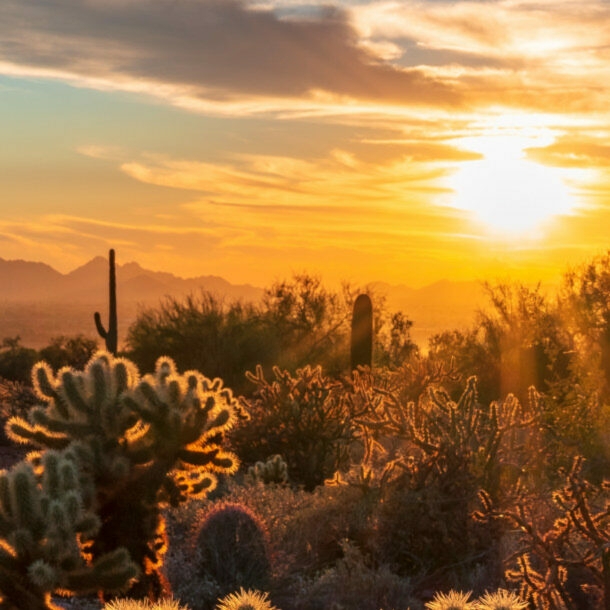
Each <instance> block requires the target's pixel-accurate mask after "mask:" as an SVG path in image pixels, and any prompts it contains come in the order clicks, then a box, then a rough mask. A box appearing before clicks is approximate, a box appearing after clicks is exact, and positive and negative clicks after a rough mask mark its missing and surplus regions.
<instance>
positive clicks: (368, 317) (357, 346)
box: [351, 294, 373, 371]
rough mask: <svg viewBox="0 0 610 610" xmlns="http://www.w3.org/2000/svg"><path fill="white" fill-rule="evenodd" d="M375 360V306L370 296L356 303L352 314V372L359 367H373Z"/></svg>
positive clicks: (359, 297) (359, 298)
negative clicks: (373, 360)
mask: <svg viewBox="0 0 610 610" xmlns="http://www.w3.org/2000/svg"><path fill="white" fill-rule="evenodd" d="M372 359H373V304H372V302H371V298H370V297H369V295H368V294H361V295H359V296H358V298H357V299H356V300H355V302H354V311H353V314H352V344H351V364H352V371H353V370H354V369H356V368H358V367H359V366H369V367H370V366H371V362H372Z"/></svg>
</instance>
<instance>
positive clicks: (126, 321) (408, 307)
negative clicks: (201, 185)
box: [0, 256, 485, 348]
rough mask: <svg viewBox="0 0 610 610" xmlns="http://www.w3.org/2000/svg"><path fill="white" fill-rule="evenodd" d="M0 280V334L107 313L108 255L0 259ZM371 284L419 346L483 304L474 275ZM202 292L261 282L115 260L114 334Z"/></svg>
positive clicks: (50, 333)
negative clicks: (60, 260)
mask: <svg viewBox="0 0 610 610" xmlns="http://www.w3.org/2000/svg"><path fill="white" fill-rule="evenodd" d="M0 286H2V292H1V294H0V339H1V338H3V337H14V336H16V335H19V336H20V337H21V340H22V344H23V345H27V346H29V347H35V348H40V347H43V346H44V345H47V344H48V342H49V340H50V339H51V338H52V337H54V336H57V335H62V334H63V335H74V334H78V333H83V334H85V335H86V336H90V337H92V338H98V337H97V333H96V331H95V326H94V323H93V313H94V312H95V311H99V312H100V313H101V315H102V320H103V321H104V324H106V321H107V319H108V313H107V312H108V260H107V259H106V258H104V257H101V256H98V257H96V258H94V259H92V260H90V261H89V262H88V263H86V264H85V265H83V266H81V267H79V268H77V269H75V270H74V271H71V272H70V273H67V274H62V273H60V272H58V271H56V270H55V269H53V268H52V267H50V266H49V265H46V264H44V263H39V262H28V261H22V260H4V259H2V258H0ZM373 288H374V289H375V290H376V291H377V292H378V293H379V294H381V295H384V296H385V297H386V303H387V307H388V309H389V310H391V311H397V310H400V311H404V312H405V314H406V315H407V316H408V317H409V318H410V319H411V320H413V321H414V323H415V324H414V327H413V330H412V335H413V338H414V339H415V340H416V341H417V342H418V343H419V344H420V345H421V346H425V344H426V341H427V339H428V337H430V336H431V335H432V334H434V333H436V332H440V331H442V330H444V329H449V328H460V327H464V326H468V325H470V324H471V323H472V321H473V320H474V314H475V311H476V309H477V308H479V307H481V306H482V305H484V304H485V298H484V293H483V289H482V288H481V286H480V285H479V284H478V283H477V282H453V281H449V280H443V281H440V282H436V283H434V284H430V285H429V286H426V287H424V288H418V289H414V288H409V287H408V286H404V285H390V284H387V283H383V282H378V283H375V284H374V285H373ZM201 291H208V292H211V293H212V294H214V295H215V296H218V297H219V298H221V299H225V300H227V301H233V300H242V301H251V302H256V301H258V300H260V299H261V297H262V295H263V292H264V289H263V288H260V287H256V286H251V285H249V284H240V285H235V284H231V283H230V282H228V281H227V280H225V279H223V278H221V277H218V276H214V275H206V276H200V277H195V278H188V279H185V278H181V277H178V276H175V275H173V274H171V273H165V272H160V271H151V270H149V269H144V268H143V267H141V266H140V265H139V264H138V263H135V262H129V263H125V264H123V265H120V264H119V265H117V294H118V310H119V312H118V314H119V337H120V338H123V339H124V337H125V335H126V332H127V329H128V328H129V326H130V325H131V324H132V323H133V322H134V320H135V319H136V317H137V314H138V311H139V310H140V309H141V308H144V307H151V306H156V305H158V304H159V303H160V301H161V300H162V299H163V298H164V297H174V298H182V297H184V296H186V295H188V294H197V293H199V292H201Z"/></svg>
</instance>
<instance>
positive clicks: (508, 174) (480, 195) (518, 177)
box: [449, 130, 576, 235]
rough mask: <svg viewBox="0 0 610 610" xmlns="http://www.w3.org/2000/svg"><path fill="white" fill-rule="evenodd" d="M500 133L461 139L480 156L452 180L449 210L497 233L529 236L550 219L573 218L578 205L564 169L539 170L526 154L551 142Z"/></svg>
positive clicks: (525, 134) (542, 167)
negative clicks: (469, 214) (472, 217)
mask: <svg viewBox="0 0 610 610" xmlns="http://www.w3.org/2000/svg"><path fill="white" fill-rule="evenodd" d="M528 131H529V130H523V131H522V132H521V133H515V130H509V132H508V133H506V132H505V131H501V132H499V133H491V134H490V135H481V136H476V137H472V138H462V139H460V145H461V146H462V147H465V148H467V149H468V150H473V151H476V152H478V153H480V154H481V159H479V160H476V161H468V162H464V163H463V164H462V165H461V166H460V168H459V169H458V171H457V172H456V173H455V174H454V175H453V176H451V178H450V180H449V186H450V188H451V189H452V191H453V197H452V199H451V202H450V205H451V206H452V207H455V208H458V209H461V210H466V211H470V212H473V213H474V215H475V216H476V219H477V220H479V221H480V222H481V223H483V224H484V225H485V226H486V227H487V228H488V229H489V230H491V231H493V232H499V233H504V234H507V235H515V234H524V233H528V232H531V231H533V230H535V229H539V228H540V226H541V225H542V224H543V223H544V222H545V221H547V220H549V219H551V218H553V217H555V216H558V215H564V214H569V213H570V212H572V210H573V209H574V208H575V206H576V200H575V198H574V196H573V195H572V193H571V192H570V188H569V186H568V184H567V178H568V176H567V172H566V170H564V169H559V168H555V167H549V166H545V165H540V164H538V163H535V162H533V161H530V160H528V159H527V158H526V149H527V148H529V147H533V146H540V145H545V144H548V143H549V142H550V141H552V137H551V138H549V137H548V135H547V136H545V137H542V136H541V135H540V134H533V133H531V132H530V133H528Z"/></svg>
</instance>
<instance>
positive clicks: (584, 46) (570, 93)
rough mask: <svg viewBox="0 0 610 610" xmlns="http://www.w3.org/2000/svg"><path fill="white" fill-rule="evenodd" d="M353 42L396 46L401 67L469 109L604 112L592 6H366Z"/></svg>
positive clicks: (603, 62)
mask: <svg viewBox="0 0 610 610" xmlns="http://www.w3.org/2000/svg"><path fill="white" fill-rule="evenodd" d="M352 23H354V25H355V27H356V29H357V30H358V32H359V34H360V35H361V37H363V38H364V39H366V40H371V41H374V42H381V41H384V42H395V43H400V44H401V45H402V46H403V48H405V49H406V52H405V54H404V56H403V59H402V61H401V64H402V65H405V66H411V65H418V67H419V68H420V69H421V70H423V71H425V72H426V74H428V75H429V76H430V77H431V78H436V79H437V80H440V81H443V82H447V83H449V82H452V83H453V84H454V86H455V88H456V90H457V91H460V92H461V93H462V94H463V96H464V99H465V100H466V102H467V103H469V104H470V105H471V106H476V107H479V108H480V107H484V106H488V105H496V106H497V105H501V106H505V107H506V106H517V107H522V108H533V109H546V110H549V111H553V112H566V111H570V110H572V111H588V110H592V109H597V110H601V111H605V110H606V109H607V107H608V101H609V99H608V89H607V87H606V85H605V82H606V81H607V79H606V77H605V76H604V75H605V74H606V72H607V65H608V58H609V53H608V44H607V41H608V39H609V36H610V6H608V4H607V3H605V2H600V1H599V0H583V1H582V2H580V1H579V2H574V1H572V0H557V1H554V2H550V1H547V0H545V1H538V2H529V1H523V0H500V1H497V2H474V1H458V2H447V1H445V2H430V1H427V2H426V1H421V0H406V1H403V2H396V1H381V2H370V3H368V4H366V5H362V6H359V7H355V8H354V9H353V10H352Z"/></svg>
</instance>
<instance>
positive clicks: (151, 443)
mask: <svg viewBox="0 0 610 610" xmlns="http://www.w3.org/2000/svg"><path fill="white" fill-rule="evenodd" d="M33 378H34V385H35V390H36V392H37V394H38V395H39V397H40V398H41V399H43V400H45V401H46V402H47V404H46V406H39V407H36V408H34V409H33V410H32V411H31V414H30V421H26V420H24V419H22V418H18V417H15V418H12V419H11V420H9V422H8V423H7V431H8V434H9V435H10V437H11V438H13V439H14V440H17V441H22V442H24V441H25V442H32V443H34V444H36V445H38V446H39V447H41V448H43V449H61V448H66V447H70V450H71V452H72V453H73V455H74V456H75V459H76V460H77V462H78V464H79V466H80V468H79V470H80V472H81V473H83V474H82V476H83V477H85V478H87V480H86V481H83V488H84V489H90V490H91V493H90V494H88V495H86V496H84V502H85V506H86V507H87V508H91V509H92V510H93V511H95V512H96V513H97V514H98V515H99V517H100V519H101V522H102V526H101V528H100V530H99V532H98V533H97V535H96V536H95V540H94V541H93V543H92V545H91V553H92V555H93V557H94V558H97V557H101V556H103V555H104V554H105V553H108V552H110V551H111V550H112V549H114V548H116V547H117V546H119V545H124V546H125V547H126V548H127V549H128V550H129V553H130V555H131V557H132V558H133V560H134V561H135V562H136V563H137V564H138V565H139V566H141V567H142V570H143V572H144V573H145V576H143V577H142V582H141V584H140V589H138V588H136V589H132V590H130V594H132V595H140V594H144V593H146V594H148V595H150V596H151V597H157V596H158V595H159V594H160V593H161V592H162V591H163V586H162V577H161V573H160V567H161V565H162V561H163V555H164V552H165V525H164V521H163V518H162V516H161V512H160V508H161V505H162V503H164V502H170V503H172V504H174V505H175V504H178V503H179V502H181V501H183V500H184V499H186V498H187V497H198V496H202V495H204V494H205V493H207V492H208V491H210V490H211V489H213V487H214V484H215V481H216V478H215V474H216V473H227V474H230V473H232V472H234V471H235V470H236V468H237V459H236V458H235V457H234V456H233V455H232V454H231V453H228V452H226V451H224V450H223V449H222V442H223V438H224V434H225V432H226V431H227V430H228V428H229V427H230V426H231V424H232V421H233V418H234V413H235V411H236V409H237V407H236V401H235V399H234V398H233V396H232V395H231V392H230V391H229V390H227V389H224V388H222V382H221V381H220V380H214V381H210V380H208V379H206V378H205V377H203V375H201V374H199V373H197V372H188V373H185V374H184V375H180V374H178V373H177V371H176V368H175V365H174V363H173V362H172V361H171V360H170V359H168V358H161V359H159V361H158V362H157V366H156V371H155V374H154V375H147V376H145V377H144V378H142V379H140V377H139V374H138V372H137V369H136V367H135V365H133V364H132V363H131V362H129V361H128V360H125V359H121V358H115V357H113V356H112V355H111V354H109V353H106V352H99V353H97V354H96V355H95V356H94V357H93V358H92V360H91V361H90V362H89V363H88V365H87V367H86V368H85V370H84V371H82V372H80V371H75V370H73V369H70V368H65V369H62V370H60V371H59V372H58V374H57V375H56V376H54V375H53V374H52V371H51V370H50V368H49V367H48V366H47V365H46V364H44V363H40V364H38V365H36V367H34V371H33Z"/></svg>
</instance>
